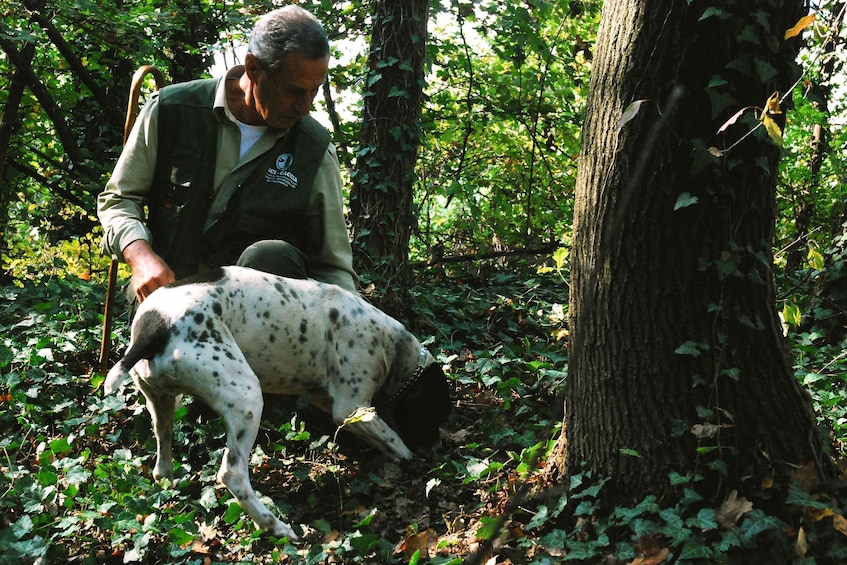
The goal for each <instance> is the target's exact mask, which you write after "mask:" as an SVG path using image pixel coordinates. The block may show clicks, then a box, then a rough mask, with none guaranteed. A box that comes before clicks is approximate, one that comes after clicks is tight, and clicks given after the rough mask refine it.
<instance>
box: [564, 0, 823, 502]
mask: <svg viewBox="0 0 847 565" xmlns="http://www.w3.org/2000/svg"><path fill="white" fill-rule="evenodd" d="M803 15H804V11H803V1H802V0H758V1H755V2H750V1H748V0H744V1H741V0H712V1H700V0H693V1H690V2H681V1H679V0H651V1H650V2H648V1H646V0H607V2H606V3H605V4H604V6H603V15H602V20H601V25H600V30H599V35H598V40H597V46H596V51H595V57H594V63H593V70H592V79H591V86H590V94H589V100H588V108H587V112H586V122H585V127H584V132H583V136H584V138H583V144H582V150H581V155H580V159H581V160H580V164H579V176H578V179H577V187H576V202H575V219H574V247H573V250H572V254H571V260H572V264H571V272H572V283H571V303H570V309H571V328H570V329H571V346H570V361H569V375H568V382H567V390H566V394H565V397H566V400H565V403H566V406H565V407H566V415H565V417H564V429H565V431H564V432H563V434H562V438H561V439H560V440H559V444H558V446H557V447H558V449H557V450H556V451H555V455H554V457H553V458H552V460H551V462H550V463H551V464H550V465H548V469H550V473H551V476H553V477H558V479H559V480H563V479H564V477H565V476H566V474H567V471H568V469H573V470H576V471H578V470H580V469H581V468H582V467H581V465H582V464H583V463H586V464H587V465H588V468H589V469H592V470H594V471H596V472H597V473H598V474H600V475H602V476H604V477H611V480H610V482H609V483H607V486H606V487H604V490H603V493H604V501H608V502H609V503H610V504H612V505H614V504H616V503H630V502H632V501H633V500H639V499H641V498H642V497H643V496H644V495H645V494H648V493H663V494H667V492H668V490H669V489H668V487H669V480H668V477H669V474H670V473H671V472H676V473H680V474H681V475H683V476H685V475H693V474H694V473H701V474H702V475H704V476H705V477H706V479H705V481H703V482H701V483H699V484H700V485H701V487H703V488H702V490H703V491H704V492H702V493H701V494H704V496H706V497H707V498H710V497H714V498H719V497H722V496H723V495H724V494H725V493H726V492H728V491H729V490H731V489H738V490H739V491H740V492H750V491H751V489H757V488H761V486H762V484H770V482H769V481H770V480H771V479H774V480H775V481H776V483H775V484H781V485H784V484H785V482H786V481H785V479H786V478H787V476H788V475H789V474H790V473H791V472H792V471H793V470H795V469H797V468H798V467H801V466H804V465H808V466H809V467H808V468H812V469H814V470H816V471H817V472H818V473H820V474H823V475H826V474H828V473H830V472H831V466H830V463H829V462H828V461H827V459H826V458H825V456H823V455H822V447H821V440H820V436H819V434H818V430H817V429H816V424H815V418H814V415H813V413H812V410H811V406H810V401H809V400H808V398H807V397H806V396H805V394H804V392H803V391H802V390H801V388H800V387H799V385H798V383H797V382H796V381H795V379H794V377H793V374H792V372H791V369H790V366H789V364H788V362H787V360H786V355H785V351H784V348H783V342H782V340H783V338H782V333H781V326H780V322H779V319H778V316H777V310H776V304H775V286H774V281H773V277H772V270H771V265H772V252H771V241H772V236H773V229H774V217H775V186H776V184H775V177H776V173H777V163H778V160H779V156H780V149H779V147H777V146H776V145H775V144H774V143H773V142H772V141H771V140H769V139H768V134H767V131H766V129H765V128H764V127H758V128H757V124H759V123H760V122H759V121H758V117H759V113H758V111H755V110H752V109H751V110H749V111H747V112H745V113H744V114H743V115H742V118H741V119H740V120H739V121H738V122H737V123H735V124H734V125H732V126H730V127H728V128H727V129H726V130H725V131H724V132H722V133H720V134H719V133H718V130H719V129H720V127H721V125H722V124H724V123H725V122H726V121H727V119H728V118H729V117H730V116H732V115H734V114H736V112H737V111H738V110H740V109H742V108H745V107H750V106H758V107H760V108H762V107H764V106H765V103H766V101H767V100H768V98H769V97H770V95H771V94H772V93H773V92H774V91H780V92H784V91H786V90H789V89H790V88H791V87H792V85H793V83H794V81H795V80H796V79H797V77H798V76H799V74H798V69H797V68H796V67H795V64H794V60H795V55H796V53H797V50H798V48H799V41H798V40H797V39H791V40H787V41H786V40H784V39H783V34H784V31H785V30H787V29H788V28H790V27H792V26H793V25H794V24H795V23H796V22H797V20H798V19H799V18H800V17H802V16H803ZM633 103H635V104H633ZM773 117H774V118H775V119H776V120H779V119H780V115H779V114H774V116H773ZM751 130H755V131H754V132H753V133H752V134H750V135H748V136H747V137H746V138H744V139H743V141H741V142H740V143H738V144H737V145H734V144H735V142H736V141H738V140H740V139H742V137H743V136H744V135H745V134H746V133H748V132H750V131H751ZM780 481H781V482H780Z"/></svg>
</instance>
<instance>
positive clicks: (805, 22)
mask: <svg viewBox="0 0 847 565" xmlns="http://www.w3.org/2000/svg"><path fill="white" fill-rule="evenodd" d="M815 17H816V14H815V13H814V12H812V13H811V14H809V15H808V16H803V17H802V18H800V20H799V21H798V22H797V23H796V24H794V27H792V28H791V29H789V30H787V31H786V32H785V37H784V38H783V39H791V38H792V37H797V36H798V35H800V33H801V32H802V31H803V30H804V29H806V28H807V27H809V26H810V25H812V23H813V22H814V21H815Z"/></svg>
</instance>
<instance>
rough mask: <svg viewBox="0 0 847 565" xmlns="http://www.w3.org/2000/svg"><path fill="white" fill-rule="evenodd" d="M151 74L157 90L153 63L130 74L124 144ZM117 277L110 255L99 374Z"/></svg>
mask: <svg viewBox="0 0 847 565" xmlns="http://www.w3.org/2000/svg"><path fill="white" fill-rule="evenodd" d="M148 74H149V75H153V79H154V80H155V81H156V86H155V88H154V90H159V89H160V88H162V87H163V86H165V75H163V74H162V71H160V70H159V69H157V68H156V67H154V66H153V65H143V66H141V67H139V68H138V70H137V71H135V74H134V75H132V86H131V88H130V91H129V102H128V104H127V108H126V121H125V122H124V145H126V140H127V139H128V138H129V132H131V131H132V126H133V125H135V118H136V117H137V116H138V106H139V99H140V98H141V87H142V86H143V85H144V78H145V77H146V76H147V75H148ZM117 278H118V260H117V259H115V258H114V257H112V261H111V263H109V284H108V286H107V287H106V306H105V309H104V311H103V336H102V337H101V339H100V360H99V361H98V368H99V370H100V373H101V374H104V375H105V374H106V370H107V369H108V368H109V354H110V353H111V352H112V319H113V318H114V315H115V314H114V311H113V310H114V306H115V284H116V281H117Z"/></svg>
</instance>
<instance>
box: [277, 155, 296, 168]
mask: <svg viewBox="0 0 847 565" xmlns="http://www.w3.org/2000/svg"><path fill="white" fill-rule="evenodd" d="M293 162H294V155H292V154H291V153H283V154H282V155H280V156H279V157H277V158H276V168H277V169H279V170H280V171H287V170H288V169H289V167H291V163H293Z"/></svg>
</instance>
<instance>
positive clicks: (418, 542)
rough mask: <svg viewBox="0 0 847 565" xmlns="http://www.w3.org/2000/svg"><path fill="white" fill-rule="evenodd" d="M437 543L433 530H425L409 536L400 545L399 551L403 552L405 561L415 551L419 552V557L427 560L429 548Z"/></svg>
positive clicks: (436, 535)
mask: <svg viewBox="0 0 847 565" xmlns="http://www.w3.org/2000/svg"><path fill="white" fill-rule="evenodd" d="M436 542H438V534H437V533H435V530H426V531H424V532H420V533H417V534H410V535H407V536H406V539H405V540H403V542H402V543H401V544H400V547H399V551H402V552H403V556H404V557H405V558H406V561H409V560H410V559H411V558H412V556H413V555H414V554H415V552H416V551H420V556H421V557H426V558H429V547H430V546H431V545H433V544H435V543H436Z"/></svg>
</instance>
